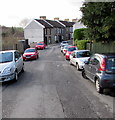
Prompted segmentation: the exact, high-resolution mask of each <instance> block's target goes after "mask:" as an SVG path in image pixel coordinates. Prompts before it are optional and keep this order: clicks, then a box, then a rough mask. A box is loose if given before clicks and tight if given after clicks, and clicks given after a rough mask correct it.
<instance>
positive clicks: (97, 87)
mask: <svg viewBox="0 0 115 120" xmlns="http://www.w3.org/2000/svg"><path fill="white" fill-rule="evenodd" d="M95 87H96V90H97V92H98V93H103V88H102V87H101V86H100V83H99V79H97V80H96V82H95Z"/></svg>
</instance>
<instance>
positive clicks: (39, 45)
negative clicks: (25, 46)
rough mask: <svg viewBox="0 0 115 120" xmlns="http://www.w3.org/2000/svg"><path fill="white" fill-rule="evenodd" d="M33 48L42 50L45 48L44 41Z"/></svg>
mask: <svg viewBox="0 0 115 120" xmlns="http://www.w3.org/2000/svg"><path fill="white" fill-rule="evenodd" d="M35 48H36V49H38V50H43V49H45V48H46V44H45V43H44V42H39V43H37V44H36V45H35Z"/></svg>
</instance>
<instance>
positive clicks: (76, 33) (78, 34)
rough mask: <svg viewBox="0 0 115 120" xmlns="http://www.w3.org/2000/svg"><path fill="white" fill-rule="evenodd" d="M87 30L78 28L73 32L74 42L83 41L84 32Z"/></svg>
mask: <svg viewBox="0 0 115 120" xmlns="http://www.w3.org/2000/svg"><path fill="white" fill-rule="evenodd" d="M86 30H87V28H80V29H76V30H74V40H76V39H78V40H83V39H84V37H85V35H84V33H85V31H86Z"/></svg>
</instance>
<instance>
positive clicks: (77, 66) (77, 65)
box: [76, 63, 80, 71]
mask: <svg viewBox="0 0 115 120" xmlns="http://www.w3.org/2000/svg"><path fill="white" fill-rule="evenodd" d="M76 68H77V70H78V71H79V70H80V68H79V64H78V63H76Z"/></svg>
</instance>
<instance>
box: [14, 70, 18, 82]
mask: <svg viewBox="0 0 115 120" xmlns="http://www.w3.org/2000/svg"><path fill="white" fill-rule="evenodd" d="M17 80H18V72H17V71H15V78H14V81H15V82H16V81H17Z"/></svg>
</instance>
